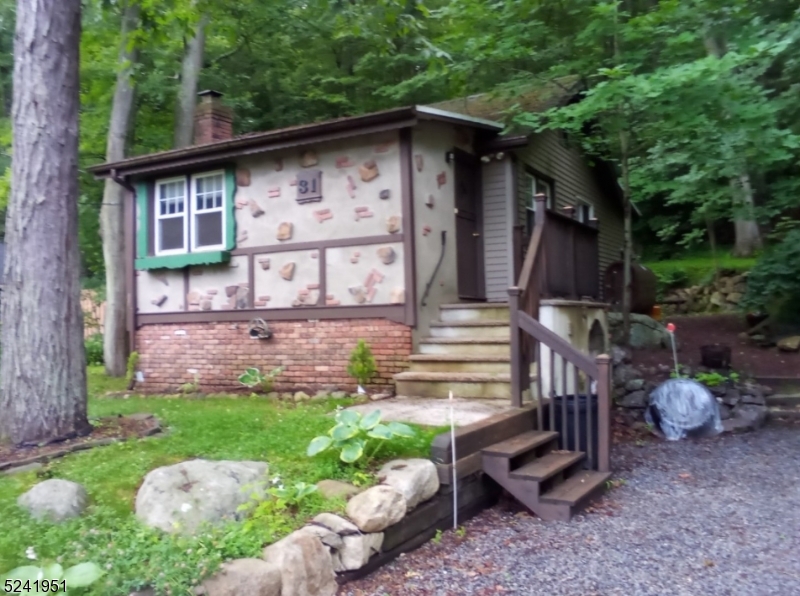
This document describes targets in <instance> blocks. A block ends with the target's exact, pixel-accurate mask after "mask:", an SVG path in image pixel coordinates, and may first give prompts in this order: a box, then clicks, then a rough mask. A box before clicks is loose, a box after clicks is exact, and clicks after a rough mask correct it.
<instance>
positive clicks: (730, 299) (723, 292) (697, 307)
mask: <svg viewBox="0 0 800 596" xmlns="http://www.w3.org/2000/svg"><path fill="white" fill-rule="evenodd" d="M747 276H748V272H744V273H738V274H731V275H721V276H720V278H719V280H717V281H715V282H711V283H710V284H708V285H704V286H692V287H690V288H681V289H677V290H672V291H670V292H669V294H667V295H666V296H665V298H664V300H663V301H662V302H661V305H662V306H661V308H662V310H663V312H664V314H667V315H678V314H691V313H707V312H736V311H738V310H739V302H740V301H741V300H742V298H743V297H744V295H745V294H746V293H747Z"/></svg>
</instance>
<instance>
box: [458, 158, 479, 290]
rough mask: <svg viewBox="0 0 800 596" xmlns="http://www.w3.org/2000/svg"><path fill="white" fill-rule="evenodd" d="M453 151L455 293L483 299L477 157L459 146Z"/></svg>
mask: <svg viewBox="0 0 800 596" xmlns="http://www.w3.org/2000/svg"><path fill="white" fill-rule="evenodd" d="M454 154H455V177H456V180H455V184H456V197H455V204H456V251H457V255H456V260H457V268H458V295H459V297H461V298H465V299H468V300H485V298H486V293H485V288H484V271H483V238H482V237H481V230H482V222H481V190H480V183H481V179H480V172H481V168H480V161H479V160H478V158H476V157H475V156H474V155H470V154H469V153H465V152H463V151H460V150H458V149H456V150H454Z"/></svg>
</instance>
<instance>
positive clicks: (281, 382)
mask: <svg viewBox="0 0 800 596" xmlns="http://www.w3.org/2000/svg"><path fill="white" fill-rule="evenodd" d="M269 327H270V330H271V331H272V333H273V337H272V339H267V340H258V339H251V338H250V337H249V335H248V326H247V324H246V323H192V324H169V325H144V326H143V327H141V328H140V329H139V330H138V331H137V333H136V349H137V350H138V352H139V356H140V359H139V370H140V371H142V373H144V378H145V380H144V383H137V389H139V390H141V391H144V392H146V393H174V392H175V391H176V390H177V389H178V387H179V386H180V385H182V384H183V383H186V382H190V381H192V380H193V378H194V375H193V373H190V372H189V370H190V369H196V370H197V374H198V375H199V377H200V390H201V392H203V393H211V392H223V391H233V390H242V386H241V385H239V383H238V381H237V377H238V376H239V375H240V374H241V373H242V372H244V370H245V369H246V368H248V367H251V366H256V367H258V368H260V369H261V370H262V371H264V370H272V369H273V368H275V367H276V366H281V365H282V366H283V367H284V372H283V374H282V375H281V376H280V377H279V378H278V379H277V381H276V384H275V390H276V391H298V390H306V391H316V390H319V389H328V390H330V389H331V388H332V387H333V386H335V387H336V388H338V389H339V390H342V391H355V388H356V383H355V381H354V380H353V379H352V378H351V377H349V376H348V374H347V363H348V360H349V358H350V352H351V350H352V349H353V348H354V347H355V345H356V343H357V342H358V340H359V339H363V340H365V341H366V342H367V343H368V344H369V346H370V348H371V349H372V354H373V356H374V357H375V360H376V363H377V366H378V375H377V376H376V378H375V379H373V381H372V384H371V385H370V386H369V387H368V390H370V391H379V390H383V391H385V390H389V389H393V385H394V380H393V378H392V377H393V376H394V375H395V374H396V373H398V372H402V371H403V370H405V369H406V368H407V367H408V357H409V355H410V354H411V328H410V327H407V326H405V325H401V324H399V323H394V322H392V321H387V320H384V319H348V320H327V321H316V322H311V321H305V320H304V321H274V322H271V323H269Z"/></svg>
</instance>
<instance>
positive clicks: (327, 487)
mask: <svg viewBox="0 0 800 596" xmlns="http://www.w3.org/2000/svg"><path fill="white" fill-rule="evenodd" d="M317 489H318V490H319V493H320V494H321V495H322V496H323V497H325V498H326V499H345V500H346V499H349V498H350V497H353V496H355V495H357V494H358V493H360V492H361V489H360V488H358V487H357V486H353V485H352V484H350V483H349V482H342V481H341V480H320V481H319V482H317Z"/></svg>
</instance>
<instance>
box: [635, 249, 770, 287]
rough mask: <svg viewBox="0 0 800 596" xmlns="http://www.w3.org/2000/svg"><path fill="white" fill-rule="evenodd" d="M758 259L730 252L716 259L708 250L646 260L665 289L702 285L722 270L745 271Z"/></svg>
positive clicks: (647, 265) (719, 255) (646, 264)
mask: <svg viewBox="0 0 800 596" xmlns="http://www.w3.org/2000/svg"><path fill="white" fill-rule="evenodd" d="M756 262H757V259H754V258H741V257H734V256H732V255H731V254H730V253H728V252H722V253H721V254H718V255H717V258H716V260H715V259H714V257H713V256H712V255H711V254H710V252H708V251H692V252H689V253H687V254H685V255H683V256H679V257H677V258H673V259H666V260H662V261H645V262H644V265H645V266H646V267H648V268H649V269H651V270H652V271H653V273H655V274H656V277H657V278H658V279H659V285H660V286H661V287H662V288H664V289H672V288H679V287H689V286H695V285H700V284H702V283H703V282H704V281H708V280H709V279H711V278H712V277H713V275H714V272H715V270H716V269H717V268H719V270H720V271H732V272H733V271H735V272H738V273H744V272H745V271H749V270H750V269H751V268H752V267H753V266H755V264H756Z"/></svg>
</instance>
